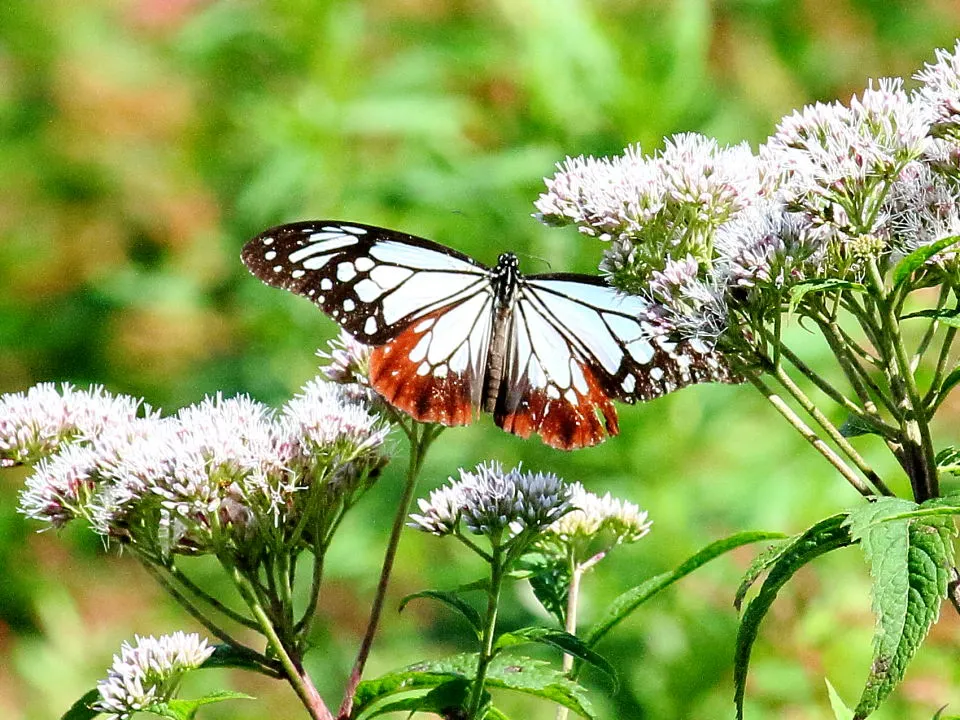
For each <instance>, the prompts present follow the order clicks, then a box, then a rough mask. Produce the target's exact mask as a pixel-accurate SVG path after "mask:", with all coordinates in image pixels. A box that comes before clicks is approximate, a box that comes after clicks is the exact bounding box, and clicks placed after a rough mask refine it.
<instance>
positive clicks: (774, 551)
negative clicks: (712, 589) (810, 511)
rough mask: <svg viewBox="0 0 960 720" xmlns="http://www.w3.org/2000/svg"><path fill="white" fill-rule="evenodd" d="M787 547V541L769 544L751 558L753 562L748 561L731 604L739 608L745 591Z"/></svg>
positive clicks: (788, 546)
mask: <svg viewBox="0 0 960 720" xmlns="http://www.w3.org/2000/svg"><path fill="white" fill-rule="evenodd" d="M794 539H796V538H794ZM789 549H790V545H789V543H782V542H781V543H778V544H776V545H771V546H770V547H768V548H767V549H766V550H764V551H763V552H761V553H760V554H759V555H757V556H756V557H755V558H754V559H753V562H752V563H750V566H749V567H748V568H747V571H746V572H745V573H744V574H743V579H741V580H740V586H739V587H738V588H737V592H736V595H734V598H733V606H734V607H735V608H736V609H737V610H740V606H741V605H742V604H743V599H744V598H745V597H746V596H747V592H748V591H749V590H750V588H751V587H753V584H754V583H755V582H756V581H757V579H758V578H759V577H760V576H761V575H762V574H763V573H764V572H765V571H766V569H767V568H768V567H770V566H771V565H773V564H774V563H775V562H776V561H777V560H779V559H780V556H781V555H783V553H785V552H786V551H787V550H789Z"/></svg>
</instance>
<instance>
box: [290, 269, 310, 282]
mask: <svg viewBox="0 0 960 720" xmlns="http://www.w3.org/2000/svg"><path fill="white" fill-rule="evenodd" d="M306 274H307V271H306V270H300V269H297V270H294V271H293V272H292V273H290V277H292V278H293V279H294V280H299V279H300V278H302V277H303V276H304V275H306Z"/></svg>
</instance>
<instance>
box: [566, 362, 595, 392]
mask: <svg viewBox="0 0 960 720" xmlns="http://www.w3.org/2000/svg"><path fill="white" fill-rule="evenodd" d="M570 377H571V378H573V387H574V388H576V390H577V392H579V393H580V394H582V395H586V394H587V391H588V390H589V389H590V388H589V386H588V385H587V379H586V378H585V377H584V376H583V370H582V369H581V368H580V363H579V362H577V360H576V358H570Z"/></svg>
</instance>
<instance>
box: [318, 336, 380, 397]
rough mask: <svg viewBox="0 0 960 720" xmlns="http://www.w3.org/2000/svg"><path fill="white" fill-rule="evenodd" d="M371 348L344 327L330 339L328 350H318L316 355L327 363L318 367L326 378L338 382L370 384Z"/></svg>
mask: <svg viewBox="0 0 960 720" xmlns="http://www.w3.org/2000/svg"><path fill="white" fill-rule="evenodd" d="M371 352H373V348H372V347H370V346H369V345H364V344H363V343H361V342H359V341H358V340H357V339H356V338H355V337H354V336H353V335H351V334H350V333H348V332H347V331H346V330H344V329H342V328H341V329H340V334H339V335H338V336H337V337H336V338H335V339H333V340H331V341H330V344H329V350H318V351H317V355H318V356H319V357H320V358H322V359H323V360H327V361H328V363H327V364H326V365H325V366H324V367H322V368H320V373H321V375H323V376H324V377H325V378H326V379H327V380H330V381H331V382H335V383H340V384H356V385H364V386H367V385H369V384H370V378H369V369H370V353H371Z"/></svg>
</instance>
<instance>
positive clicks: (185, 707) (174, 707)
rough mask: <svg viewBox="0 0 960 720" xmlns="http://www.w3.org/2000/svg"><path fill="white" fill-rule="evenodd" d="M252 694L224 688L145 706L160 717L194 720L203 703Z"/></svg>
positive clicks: (239, 698)
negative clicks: (194, 696)
mask: <svg viewBox="0 0 960 720" xmlns="http://www.w3.org/2000/svg"><path fill="white" fill-rule="evenodd" d="M253 699H254V698H253V696H252V695H246V694H244V693H240V692H232V691H229V690H223V691H220V692H215V693H210V694H209V695H204V696H203V697H201V698H196V699H195V700H183V699H180V698H178V699H176V700H170V701H169V702H165V703H155V704H153V705H148V706H147V707H145V708H144V710H145V711H146V712H152V713H154V714H156V715H159V716H160V717H165V718H171V720H193V717H194V716H195V715H196V714H197V710H199V709H200V707H201V706H203V705H211V704H212V703H216V702H223V701H224V700H253Z"/></svg>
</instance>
